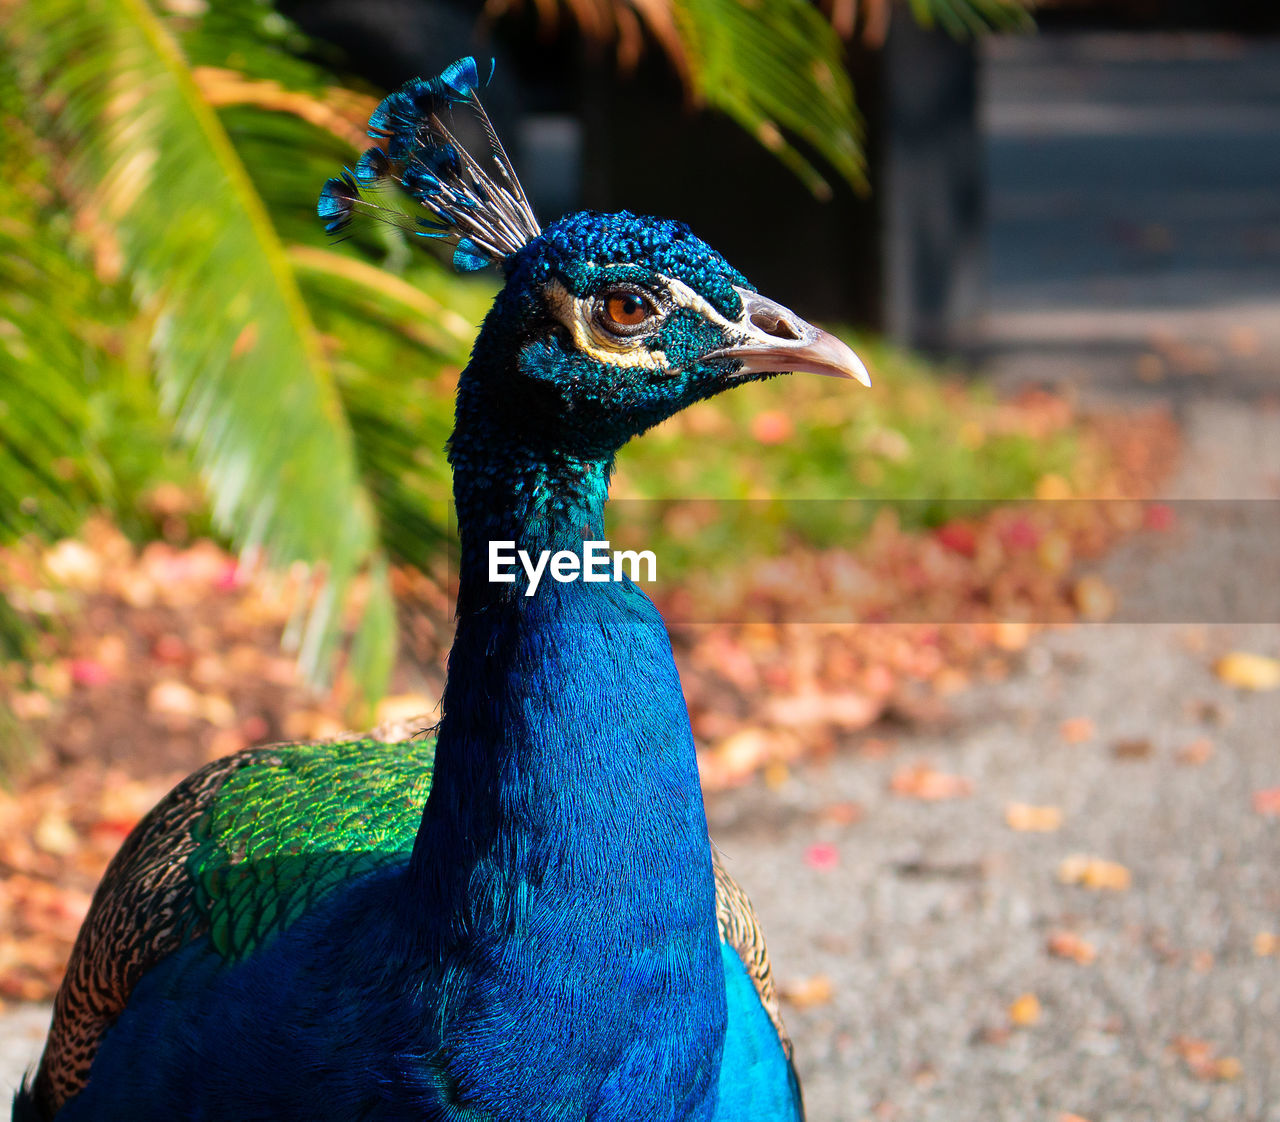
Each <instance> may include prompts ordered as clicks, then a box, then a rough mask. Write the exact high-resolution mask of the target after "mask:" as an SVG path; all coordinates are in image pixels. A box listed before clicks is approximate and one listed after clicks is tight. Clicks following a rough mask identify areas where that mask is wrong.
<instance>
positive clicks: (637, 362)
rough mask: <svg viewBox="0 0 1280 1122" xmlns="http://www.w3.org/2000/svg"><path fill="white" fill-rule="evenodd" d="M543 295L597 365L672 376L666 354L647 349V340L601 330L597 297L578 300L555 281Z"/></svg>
mask: <svg viewBox="0 0 1280 1122" xmlns="http://www.w3.org/2000/svg"><path fill="white" fill-rule="evenodd" d="M664 279H665V278H664ZM677 283H678V282H677ZM543 294H544V295H545V297H546V300H547V308H548V310H549V311H550V312H551V314H552V315H553V316H555V318H556V319H557V320H559V321H560V323H562V324H563V325H564V326H565V328H566V329H567V330H568V332H569V334H570V335H571V336H572V337H573V345H574V346H575V347H577V348H578V350H580V351H581V352H582V353H583V354H585V355H589V356H590V357H591V358H593V359H595V361H596V362H603V363H606V364H607V365H609V366H616V367H619V368H620V369H631V370H658V371H662V372H664V373H671V372H672V371H671V370H670V367H669V366H668V365H667V356H666V354H664V353H663V352H662V351H655V350H650V349H649V348H647V347H645V346H644V337H643V336H637V337H634V338H630V339H627V338H618V337H615V336H612V335H610V334H609V333H608V332H606V331H605V330H604V329H603V328H601V327H600V325H599V324H598V323H596V321H595V316H594V315H593V311H594V303H595V301H594V298H593V297H589V296H574V295H573V293H572V292H570V291H569V290H568V289H567V288H565V286H564V285H563V284H561V283H560V282H559V281H558V280H556V279H555V278H552V279H551V281H550V282H548V284H547V286H546V288H544V289H543ZM694 295H695V296H696V295H697V294H696V293H695V294H694Z"/></svg>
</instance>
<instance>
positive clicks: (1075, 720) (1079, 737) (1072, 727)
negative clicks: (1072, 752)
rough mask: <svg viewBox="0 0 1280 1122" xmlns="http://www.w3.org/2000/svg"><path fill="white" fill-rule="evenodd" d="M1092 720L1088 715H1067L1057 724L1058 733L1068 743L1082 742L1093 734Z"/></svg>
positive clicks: (1090, 738)
mask: <svg viewBox="0 0 1280 1122" xmlns="http://www.w3.org/2000/svg"><path fill="white" fill-rule="evenodd" d="M1095 731H1096V730H1095V729H1094V725H1093V721H1092V720H1091V719H1090V718H1088V717H1068V718H1067V719H1066V720H1065V721H1063V722H1062V724H1061V725H1059V726H1058V735H1059V736H1061V737H1062V739H1063V740H1065V741H1066V742H1067V743H1068V744H1083V743H1084V742H1085V741H1086V740H1092V739H1093V736H1094V732H1095Z"/></svg>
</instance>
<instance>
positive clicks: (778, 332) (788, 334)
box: [751, 312, 800, 339]
mask: <svg viewBox="0 0 1280 1122" xmlns="http://www.w3.org/2000/svg"><path fill="white" fill-rule="evenodd" d="M751 322H752V324H753V325H754V326H756V327H758V328H760V330H761V331H763V332H764V333H765V334H766V335H771V336H773V338H775V339H799V338H800V333H799V332H798V331H797V330H796V329H795V328H794V327H792V326H791V324H790V323H788V322H787V321H786V320H785V319H783V318H782V317H781V316H778V315H774V314H773V313H772V312H753V313H752V314H751Z"/></svg>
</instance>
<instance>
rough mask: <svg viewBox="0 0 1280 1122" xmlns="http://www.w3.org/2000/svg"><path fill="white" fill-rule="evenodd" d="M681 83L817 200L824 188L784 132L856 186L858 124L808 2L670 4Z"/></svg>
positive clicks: (840, 70) (860, 184)
mask: <svg viewBox="0 0 1280 1122" xmlns="http://www.w3.org/2000/svg"><path fill="white" fill-rule="evenodd" d="M673 11H674V15H675V20H676V26H677V27H678V28H679V29H680V38H681V40H682V42H683V43H684V47H685V50H686V51H687V53H688V70H689V74H690V81H691V82H692V83H693V87H694V89H695V90H696V92H697V94H698V95H699V97H700V98H701V99H702V100H704V101H705V102H706V103H707V104H708V105H711V106H713V107H714V108H716V109H720V110H721V111H723V112H724V113H727V114H728V115H729V116H730V117H732V118H733V119H734V120H735V121H737V122H738V124H740V125H741V126H742V127H743V128H744V129H746V130H747V131H748V132H749V133H751V134H752V135H753V136H754V137H755V138H756V139H757V140H759V141H760V143H761V144H763V145H764V146H765V147H766V148H767V149H769V151H770V152H772V153H773V154H774V155H776V156H777V157H778V159H780V160H782V162H783V163H785V164H786V165H787V166H788V167H789V168H790V169H791V170H792V171H794V172H795V173H796V175H798V176H799V177H800V179H801V180H802V181H803V182H804V183H805V185H806V186H807V187H808V188H809V189H810V190H811V191H813V192H814V193H815V194H816V195H818V196H819V197H826V196H828V195H830V193H831V188H830V185H829V184H828V183H827V181H826V180H825V179H824V178H823V176H822V173H821V172H819V171H818V169H817V168H816V167H815V166H814V164H813V163H812V161H811V160H810V159H808V158H807V157H806V155H805V154H804V153H803V152H802V151H801V150H800V149H799V148H797V147H796V146H795V145H794V144H793V143H792V142H791V141H790V140H789V139H788V136H789V135H790V136H794V137H799V138H800V139H801V140H803V141H804V142H805V144H806V146H807V148H808V149H809V150H811V151H813V152H816V153H818V154H819V155H820V156H821V157H822V158H823V159H825V160H826V161H827V163H828V164H830V165H831V167H832V168H833V169H834V170H835V171H836V173H837V174H838V175H840V176H841V177H842V178H843V179H845V180H846V181H847V182H848V183H849V184H851V185H852V186H853V187H854V188H855V189H857V190H865V188H866V176H865V165H864V161H863V153H862V126H861V122H860V119H859V117H858V114H857V111H856V110H855V108H854V101H853V86H852V84H851V83H850V81H849V76H848V73H847V72H846V70H845V66H844V52H843V48H842V46H841V43H840V40H839V38H838V37H837V36H836V33H835V31H834V30H833V29H832V27H831V25H830V24H829V23H828V22H827V21H826V20H825V19H824V18H823V17H822V14H821V13H820V12H819V11H818V10H817V9H816V8H815V7H814V6H813V5H812V4H810V3H809V0H760V2H758V3H752V4H744V3H742V2H741V0H679V2H678V3H675V4H674V5H673Z"/></svg>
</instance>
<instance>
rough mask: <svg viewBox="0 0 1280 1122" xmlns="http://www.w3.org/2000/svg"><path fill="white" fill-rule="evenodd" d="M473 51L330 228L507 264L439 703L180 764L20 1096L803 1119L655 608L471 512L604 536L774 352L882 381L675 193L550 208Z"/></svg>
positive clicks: (468, 376) (467, 380)
mask: <svg viewBox="0 0 1280 1122" xmlns="http://www.w3.org/2000/svg"><path fill="white" fill-rule="evenodd" d="M491 74H492V71H490V76H491ZM487 80H488V79H487V78H486V79H485V80H484V81H487ZM483 84H484V82H483V81H482V80H481V77H480V68H479V67H478V66H477V63H476V61H475V60H474V59H471V58H466V59H462V60H460V61H458V62H456V63H454V64H453V65H452V66H450V67H448V68H447V69H445V70H444V71H443V72H442V73H441V74H439V75H438V76H436V77H434V78H431V79H416V80H414V81H411V82H410V83H408V84H407V85H406V86H404V87H403V88H402V89H400V90H399V91H398V92H396V93H393V94H391V95H390V96H389V97H387V98H386V99H385V100H384V101H383V102H382V103H381V105H380V106H379V107H378V108H377V110H376V111H375V112H374V114H373V116H372V117H371V119H370V127H369V133H370V136H372V137H373V138H374V139H375V140H376V141H377V146H376V147H373V148H370V149H369V151H368V152H366V153H365V155H364V156H363V157H362V158H361V159H360V161H359V162H358V164H357V165H356V166H355V168H354V169H349V170H347V171H345V172H344V173H343V174H342V175H340V176H339V177H337V178H335V179H331V180H329V181H328V183H326V184H325V186H324V189H323V192H322V194H321V197H320V203H319V214H320V217H321V218H323V219H324V220H325V222H326V225H327V227H328V229H329V230H330V231H331V232H333V233H335V234H339V235H340V234H342V233H343V231H344V230H345V229H346V227H347V225H348V223H350V222H351V221H352V220H353V219H356V218H363V217H371V218H374V219H379V220H383V221H387V222H392V223H395V224H399V225H405V224H408V225H409V226H410V228H411V229H412V230H413V232H414V233H415V234H421V235H423V236H425V237H433V238H444V239H446V240H447V242H448V244H451V245H452V247H453V261H454V264H455V266H456V267H457V268H459V269H461V270H471V269H477V268H482V267H485V266H489V265H496V266H498V268H499V269H500V270H501V273H502V275H503V277H504V278H505V284H504V287H503V288H502V290H501V292H500V293H499V294H498V296H497V297H496V299H495V301H494V303H493V306H492V309H491V310H490V311H489V313H488V314H487V316H486V317H485V320H484V323H483V325H482V327H481V330H480V332H479V335H478V337H477V339H476V342H475V345H474V349H473V351H472V355H471V359H470V362H469V364H468V365H467V367H466V369H465V371H464V372H463V374H462V375H461V378H460V380H459V384H458V390H457V407H456V426H455V429H454V432H453V435H452V437H451V439H450V442H449V445H448V458H449V463H450V464H451V466H452V469H453V484H454V495H455V500H456V506H457V517H458V529H459V537H460V565H459V590H458V600H457V630H456V637H455V639H454V643H453V647H452V649H451V651H450V654H449V661H448V675H447V682H446V686H445V691H444V697H443V702H442V710H441V719H440V721H439V724H438V725H437V726H436V727H435V729H433V730H425V731H423V732H422V733H421V734H420V735H415V736H411V737H409V738H408V739H404V740H399V741H396V742H388V741H386V740H383V739H377V738H364V739H353V740H346V741H341V742H336V743H323V744H282V745H276V746H273V747H265V748H253V749H248V750H245V751H242V752H239V753H237V754H235V755H232V756H228V757H226V758H224V759H221V760H218V761H216V762H214V763H211V764H209V765H208V766H206V767H204V768H202V769H201V770H199V771H197V772H195V773H194V774H193V775H191V776H190V777H188V778H187V779H186V780H185V781H183V782H182V783H180V784H179V785H178V786H177V787H176V788H174V790H173V791H172V792H170V793H169V795H167V796H166V797H165V798H164V799H163V800H162V801H161V802H160V803H159V804H158V805H157V806H156V807H155V808H154V809H153V810H152V811H151V813H150V814H149V815H147V816H146V817H145V818H144V819H143V820H142V821H141V822H140V823H139V824H138V826H137V827H136V829H135V830H134V831H133V832H132V833H131V835H130V836H129V837H128V839H127V840H126V841H125V843H124V845H123V847H122V849H121V850H120V852H119V854H118V855H117V856H116V858H115V859H114V861H113V862H112V864H111V866H110V867H109V869H108V870H107V873H106V874H105V877H104V879H103V881H102V884H101V885H100V887H99V888H98V891H97V893H96V895H95V897H94V900H93V905H92V908H91V910H90V912H89V915H88V917H87V918H86V920H85V922H84V926H83V928H82V930H81V932H80V935H79V938H78V941H77V943H76V945H75V949H74V952H73V954H72V958H71V963H70V966H69V967H68V970H67V974H66V977H65V980H64V981H63V983H62V986H61V989H60V990H59V992H58V995H57V999H56V1003H55V1007H54V1015H53V1023H52V1027H51V1029H50V1033H49V1037H48V1040H47V1042H46V1045H45V1050H44V1054H43V1057H42V1060H41V1063H40V1066H39V1068H38V1070H37V1072H36V1073H35V1075H34V1078H33V1079H30V1080H29V1081H28V1082H26V1083H24V1085H23V1087H22V1088H21V1089H20V1090H19V1092H18V1094H17V1097H16V1099H15V1103H14V1118H15V1119H17V1120H20V1122H29V1120H34V1119H41V1120H47V1119H53V1118H57V1119H59V1120H60V1122H77V1120H80V1119H94V1120H98V1122H103V1120H107V1122H110V1120H121V1122H125V1120H127V1122H142V1120H147V1119H164V1120H171V1119H201V1120H211V1122H216V1120H240V1122H248V1120H253V1119H263V1120H265V1119H308V1120H310V1119H366V1120H384V1119H419V1120H421V1119H448V1120H451V1122H482V1120H483V1122H499V1120H520V1122H531V1120H544V1119H545V1120H568V1119H574V1120H577V1119H587V1118H590V1119H597V1120H608V1119H616V1120H628V1122H634V1120H640V1119H643V1120H647V1122H661V1120H677V1119H678V1120H711V1119H715V1120H746V1119H751V1120H753V1122H761V1120H771V1119H798V1118H801V1117H802V1114H803V1111H802V1106H801V1096H800V1090H799V1085H798V1082H797V1079H796V1076H795V1072H794V1068H793V1066H792V1064H791V1056H790V1053H791V1048H790V1044H789V1041H788V1039H787V1037H786V1034H785V1032H784V1030H783V1027H782V1023H781V1021H780V1019H779V1014H778V1003H777V1000H776V997H775V992H774V987H773V983H772V981H771V978H770V973H769V961H768V957H767V955H766V953H765V947H764V943H763V939H762V937H761V934H760V929H759V926H758V924H757V922H756V918H755V916H754V914H753V913H752V910H751V907H750V904H749V903H748V901H747V899H746V897H745V896H744V895H743V893H742V891H741V890H740V889H739V888H738V886H737V885H736V884H735V883H734V882H733V880H732V879H731V878H730V877H729V876H728V875H727V874H726V873H725V871H724V869H723V868H722V867H721V865H720V863H719V862H718V860H717V859H716V858H715V856H713V850H712V847H711V844H710V841H709V839H708V834H707V821H706V815H705V811H704V808H703V802H702V795H701V790H700V786H699V781H698V772H697V765H696V759H695V754H694V743H693V738H692V734H691V731H690V727H689V717H688V712H687V710H686V707H685V701H684V697H683V693H682V691H681V687H680V680H679V677H678V675H677V673H676V669H675V665H674V662H673V659H672V653H671V645H670V641H669V638H668V636H667V632H666V629H665V626H664V624H663V621H662V618H661V616H660V615H659V613H658V611H657V609H656V608H655V607H654V605H653V604H652V602H651V601H650V600H649V598H648V597H647V596H645V594H644V593H643V592H642V591H641V590H640V588H639V587H638V586H637V585H636V584H635V583H633V582H632V581H631V580H628V579H626V577H625V574H623V575H622V576H621V579H592V580H586V579H569V580H559V579H557V580H543V581H541V582H540V583H539V584H537V586H536V588H535V587H534V584H533V582H531V580H530V579H529V575H528V573H527V572H526V571H525V570H524V569H523V568H522V567H520V566H517V567H515V570H514V572H513V573H510V574H507V575H509V576H510V578H511V579H509V580H502V579H492V578H493V577H494V575H495V574H494V570H493V566H492V557H491V554H492V548H491V543H495V542H504V543H508V544H514V545H515V546H516V547H518V548H519V549H522V550H524V551H526V552H527V553H528V555H529V556H542V555H543V554H544V553H545V552H547V551H551V552H552V553H561V552H564V551H569V552H577V553H581V552H582V551H583V550H584V543H585V542H588V541H599V540H605V532H604V524H603V515H604V506H605V501H606V498H607V496H608V490H609V479H610V473H611V470H612V468H613V463H614V457H615V454H616V453H617V452H618V450H619V449H620V448H621V447H622V445H624V444H625V443H626V442H627V441H628V440H630V439H631V438H632V437H634V436H638V435H639V434H641V433H643V432H644V431H645V430H647V429H649V428H650V427H652V426H653V425H655V424H657V423H659V422H660V421H662V420H664V419H665V418H668V417H670V416H672V415H673V414H675V413H677V412H678V411H679V410H681V409H684V408H685V407H686V406H688V405H690V404H692V403H693V402H696V401H700V400H702V399H705V398H709V397H711V396H712V395H714V394H718V393H720V392H722V391H723V390H726V389H729V388H731V387H734V386H738V385H741V384H743V383H746V382H751V381H756V380H759V379H763V378H768V377H770V376H772V375H775V374H778V373H782V372H788V371H811V372H815V373H819V374H828V375H835V376H840V377H851V378H856V379H858V380H860V381H862V382H864V383H865V384H868V385H869V384H870V381H869V378H868V376H867V372H866V369H865V367H864V366H863V364H862V363H861V362H860V361H859V359H858V358H857V357H856V356H855V355H854V353H853V352H852V351H851V350H850V349H849V348H848V347H847V346H845V344H843V343H842V342H840V341H839V340H837V339H836V338H834V337H833V336H831V335H829V334H827V333H826V332H824V331H821V330H819V329H817V328H815V327H813V326H811V325H810V324H808V323H806V322H805V321H804V320H802V319H801V318H799V317H798V316H797V315H795V314H794V313H793V312H791V311H790V310H788V309H787V308H785V307H783V306H781V305H780V304H777V303H775V302H773V301H772V300H769V299H767V298H766V297H764V296H762V295H760V294H759V293H758V292H756V291H754V290H753V289H752V288H751V286H750V285H749V284H748V283H747V281H746V279H745V278H744V277H743V276H742V275H741V274H739V273H738V272H737V271H736V270H734V269H733V267H732V266H731V265H729V263H728V262H727V261H726V260H725V259H724V258H723V257H722V256H721V255H720V254H718V253H717V252H715V250H713V249H711V248H710V247H709V246H708V245H706V244H705V243H704V242H702V241H701V240H699V239H698V238H697V237H695V236H694V234H693V233H692V232H691V231H690V230H689V228H688V227H687V226H685V225H684V224H682V223H680V222H676V221H671V220H664V219H657V218H644V217H638V216H636V215H633V214H631V213H628V212H621V213H616V214H604V213H597V212H592V211H584V212H579V213H573V214H569V215H567V216H565V217H562V218H560V219H559V220H558V221H556V222H554V223H552V224H551V225H549V226H548V227H547V228H546V229H545V230H544V229H542V228H540V226H539V224H538V222H537V221H536V219H535V217H534V214H533V211H532V209H531V207H530V205H529V202H528V200H527V198H526V196H525V193H524V191H523V190H522V189H521V187H520V184H519V182H518V180H517V178H516V175H515V173H514V171H513V169H512V166H511V163H510V160H509V159H508V157H507V155H506V153H505V152H504V150H503V147H502V144H501V142H500V141H499V139H498V137H497V135H496V134H495V132H494V130H493V128H492V126H491V124H490V122H489V119H488V117H487V115H486V114H485V112H484V109H483V107H482V105H481V103H480V99H479V90H480V88H481V87H482V85H483ZM461 112H465V113H467V114H468V115H470V116H474V118H475V120H476V121H477V122H478V123H479V125H480V126H481V129H482V135H483V140H482V142H481V143H479V144H475V145H473V146H472V147H473V148H475V150H476V151H478V152H479V155H478V156H477V155H475V154H474V153H473V152H472V151H471V149H469V148H468V147H466V146H464V145H463V144H461V143H459V141H458V140H457V139H456V137H455V132H456V131H457V129H458V125H457V121H456V120H455V116H456V115H457V114H459V113H461ZM451 126H452V128H451ZM477 135H481V134H480V133H477ZM393 188H396V189H398V188H403V190H404V191H405V192H407V193H408V195H409V196H411V197H412V199H414V200H416V202H417V203H418V204H419V205H420V207H421V210H420V211H415V212H414V213H413V214H410V213H408V211H407V210H405V209H404V208H401V207H399V206H398V205H396V203H395V202H394V201H393V200H392V199H391V198H390V196H389V194H388V192H389V191H390V190H391V189H393Z"/></svg>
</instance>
